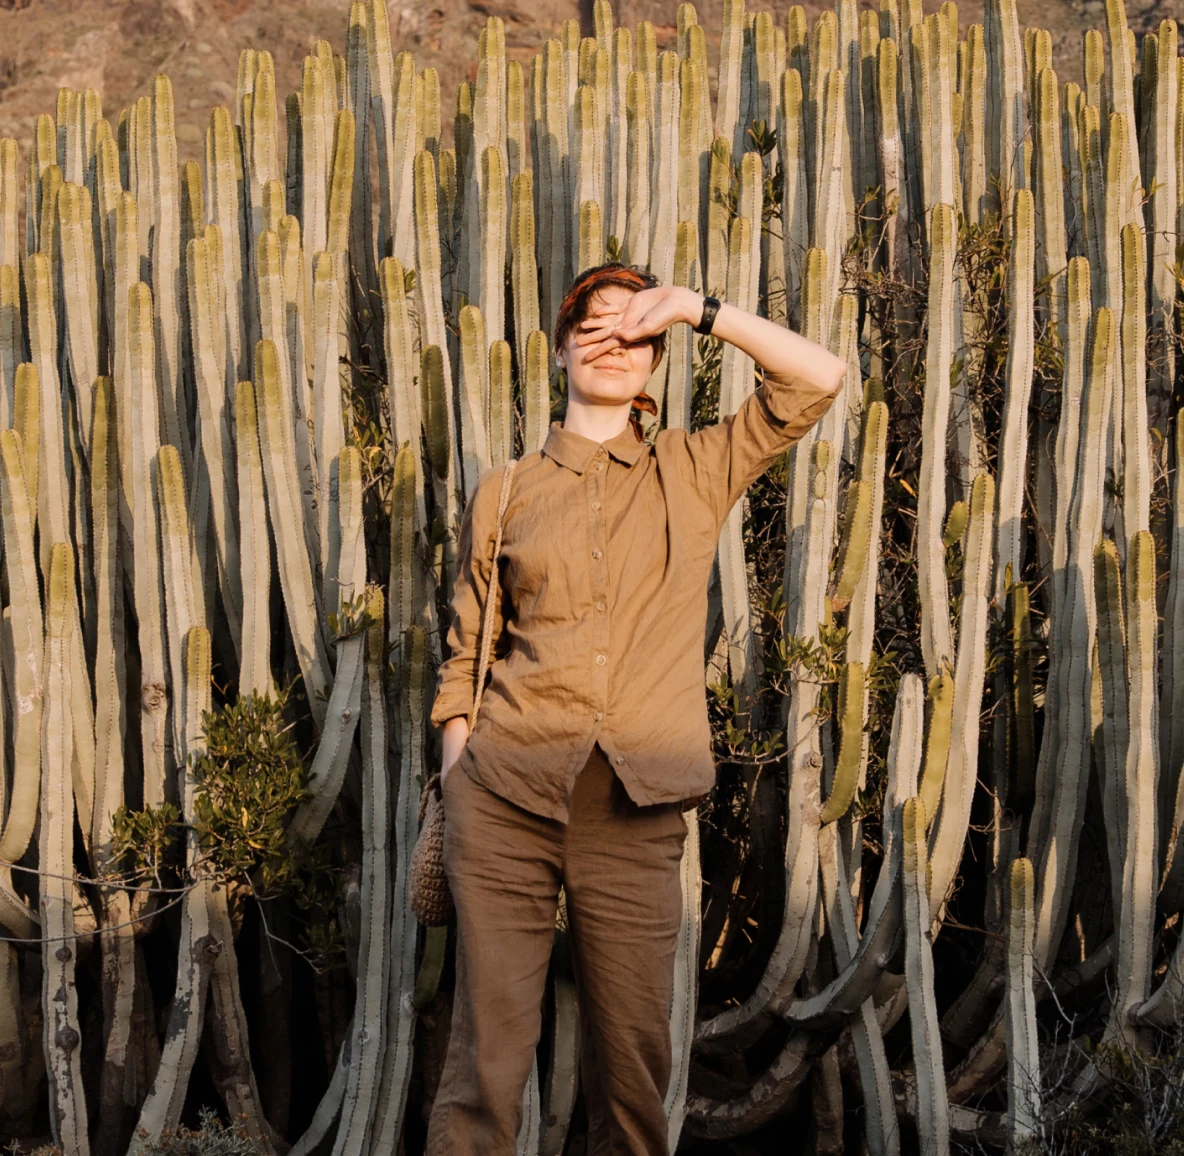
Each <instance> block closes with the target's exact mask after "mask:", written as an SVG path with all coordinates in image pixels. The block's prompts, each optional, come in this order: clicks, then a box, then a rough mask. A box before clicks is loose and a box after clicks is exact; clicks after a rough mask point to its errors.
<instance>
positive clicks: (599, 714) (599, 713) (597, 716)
mask: <svg viewBox="0 0 1184 1156" xmlns="http://www.w3.org/2000/svg"><path fill="white" fill-rule="evenodd" d="M592 718H593V719H594V720H595V721H596V722H600V720H601V719H602V718H604V711H602V710H598V711H597V712H596V713H595V714H594V715H593V716H592Z"/></svg>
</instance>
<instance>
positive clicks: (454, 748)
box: [440, 714, 469, 785]
mask: <svg viewBox="0 0 1184 1156" xmlns="http://www.w3.org/2000/svg"><path fill="white" fill-rule="evenodd" d="M468 741H469V720H468V719H467V718H466V717H465V716H464V715H463V714H458V715H455V716H454V717H453V718H450V719H449V720H448V721H447V722H446V723H445V724H444V741H443V745H442V747H441V750H440V783H441V785H443V783H444V778H445V776H446V775H447V774H448V772H449V771H450V770H451V769H452V766H453V764H454V763H455V762H456V760H457V759H459V758H460V753H461V751H463V750H464V749H465V744H466V743H467V742H468Z"/></svg>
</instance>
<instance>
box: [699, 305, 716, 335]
mask: <svg viewBox="0 0 1184 1156" xmlns="http://www.w3.org/2000/svg"><path fill="white" fill-rule="evenodd" d="M718 312H719V301H718V300H717V299H716V298H715V297H704V298H703V316H702V317H700V318H699V324H698V325H696V326H695V332H696V333H710V332H711V327H712V326H713V325H714V324H715V315H716V314H717V313H718Z"/></svg>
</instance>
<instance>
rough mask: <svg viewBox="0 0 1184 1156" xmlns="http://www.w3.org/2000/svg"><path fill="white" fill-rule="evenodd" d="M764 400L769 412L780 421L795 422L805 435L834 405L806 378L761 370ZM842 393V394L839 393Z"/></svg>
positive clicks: (832, 395)
mask: <svg viewBox="0 0 1184 1156" xmlns="http://www.w3.org/2000/svg"><path fill="white" fill-rule="evenodd" d="M763 384H764V385H765V386H767V387H768V388H767V389H766V390H765V400H766V403H767V404H768V407H769V410H770V412H771V413H772V414H773V415H774V416H775V417H776V418H777V419H778V420H780V421H783V422H795V423H797V424H798V425H800V426H801V427H802V429H801V433H800V434H799V435H798V436H799V437H800V436H801V434H804V433H805V432H806V430H808V429H809V428H810V427H811V426H812V425H813V424H814V423H815V422H816V421H818V420H819V419H820V418H821V417H822V415H823V414H825V413H826V412H827V410H829V409H830V407H831V406H832V405H833V404H834V402H835V399H836V398H837V397H838V393H832V392H831V391H830V390H829V389H825V388H823V387H822V386H820V385H818V384H817V383H816V382H814V381H811V380H810V378H808V377H802V376H799V375H798V374H789V373H784V374H783V373H773V372H771V371H770V370H767V369H766V370H765V371H764V382H763ZM840 392H841V391H840Z"/></svg>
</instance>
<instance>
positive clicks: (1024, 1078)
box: [1007, 858, 1040, 1150]
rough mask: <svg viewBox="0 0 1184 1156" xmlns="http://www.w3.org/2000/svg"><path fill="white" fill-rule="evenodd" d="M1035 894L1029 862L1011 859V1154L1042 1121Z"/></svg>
mask: <svg viewBox="0 0 1184 1156" xmlns="http://www.w3.org/2000/svg"><path fill="white" fill-rule="evenodd" d="M1035 889H1036V888H1035V875H1034V872H1033V870H1032V863H1031V861H1030V860H1028V859H1023V858H1019V859H1014V860H1013V861H1012V864H1011V889H1010V896H1009V902H1008V920H1007V1062H1008V1076H1007V1131H1008V1140H1009V1143H1010V1144H1011V1145H1012V1147H1013V1149H1015V1150H1020V1149H1022V1147H1023V1145H1024V1144H1026V1143H1029V1142H1030V1141H1031V1139H1032V1137H1033V1135H1034V1134H1035V1132H1036V1128H1037V1126H1038V1124H1039V1120H1040V1052H1039V1050H1038V1047H1037V1037H1036V999H1035V993H1034V989H1033V967H1032V943H1033V937H1034V934H1035V922H1036V916H1035Z"/></svg>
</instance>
